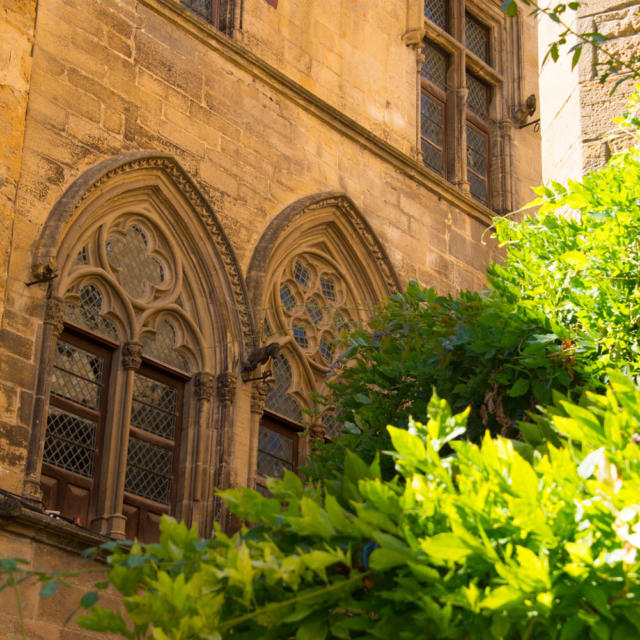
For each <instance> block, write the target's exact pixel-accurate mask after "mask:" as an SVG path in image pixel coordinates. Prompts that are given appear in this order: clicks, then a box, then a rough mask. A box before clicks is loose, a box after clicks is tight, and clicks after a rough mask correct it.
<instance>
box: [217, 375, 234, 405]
mask: <svg viewBox="0 0 640 640" xmlns="http://www.w3.org/2000/svg"><path fill="white" fill-rule="evenodd" d="M237 383H238V378H237V376H236V375H235V374H233V373H231V372H230V371H225V372H224V373H221V374H219V375H218V378H217V392H218V399H219V400H220V402H222V403H223V404H231V402H232V401H233V399H234V397H235V395H236V386H237Z"/></svg>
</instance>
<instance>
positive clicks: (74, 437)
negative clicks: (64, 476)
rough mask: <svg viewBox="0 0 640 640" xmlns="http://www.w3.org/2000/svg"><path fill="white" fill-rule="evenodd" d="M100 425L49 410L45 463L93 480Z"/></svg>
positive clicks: (52, 409) (59, 410)
mask: <svg viewBox="0 0 640 640" xmlns="http://www.w3.org/2000/svg"><path fill="white" fill-rule="evenodd" d="M97 431H98V425H97V424H96V423H95V422H92V421H91V420H86V419H84V418H79V417H78V416H76V415H73V414H72V413H68V412H67V411H63V410H62V409H58V408H57V407H50V409H49V416H48V417H47V435H46V437H45V441H44V454H43V458H42V459H43V460H44V462H48V463H49V464H51V465H54V466H56V467H59V468H61V469H68V470H69V471H73V472H74V473H78V474H79V475H81V476H85V477H87V478H91V477H92V476H93V471H94V464H95V449H96V433H97Z"/></svg>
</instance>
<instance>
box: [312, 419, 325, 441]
mask: <svg viewBox="0 0 640 640" xmlns="http://www.w3.org/2000/svg"><path fill="white" fill-rule="evenodd" d="M326 432H327V429H326V427H325V426H324V424H322V422H320V421H318V422H314V423H313V424H312V425H311V426H310V427H309V434H310V435H311V440H313V441H315V442H322V441H323V440H324V436H325V434H326Z"/></svg>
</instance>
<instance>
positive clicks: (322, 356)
mask: <svg viewBox="0 0 640 640" xmlns="http://www.w3.org/2000/svg"><path fill="white" fill-rule="evenodd" d="M247 283H248V289H249V296H250V299H251V301H252V303H253V305H254V313H255V321H256V325H257V326H260V327H261V329H260V334H261V335H260V340H261V342H262V343H263V344H266V343H269V342H273V341H275V342H278V343H279V344H280V346H281V351H280V356H279V357H280V359H282V358H284V359H285V360H286V362H287V363H288V366H289V368H290V369H291V373H290V374H289V373H288V372H286V375H283V374H282V368H283V365H282V363H281V362H279V361H278V359H277V358H276V359H274V361H273V363H272V371H273V378H274V379H273V382H272V386H271V390H270V391H269V393H268V395H267V401H266V405H265V406H266V408H267V409H269V410H271V411H275V412H276V413H279V414H281V415H285V416H286V417H288V418H290V419H293V417H292V415H287V414H286V413H285V411H284V410H283V409H288V408H289V405H290V402H289V400H288V399H287V398H292V399H294V400H295V402H296V403H298V405H299V406H306V407H308V406H309V403H310V397H311V394H312V393H313V392H323V391H324V390H325V379H326V376H327V375H328V374H329V373H330V371H331V370H332V368H333V367H334V366H335V361H336V359H337V357H338V356H339V353H338V346H337V343H338V342H339V336H340V334H341V332H342V331H343V330H345V329H347V328H350V327H354V326H356V325H359V324H361V323H364V322H366V320H367V318H368V316H369V313H370V310H371V306H372V305H373V304H376V303H377V302H379V301H380V300H382V299H383V298H385V297H386V296H388V295H390V294H391V293H393V292H395V291H397V289H398V284H397V279H396V277H395V274H394V272H393V268H392V266H391V263H390V262H389V259H388V257H387V256H386V253H385V251H384V249H383V247H382V245H381V244H380V242H379V241H378V240H377V238H376V236H375V234H374V233H373V231H372V229H371V228H370V226H369V224H368V223H367V222H366V220H365V219H364V218H363V217H362V215H361V214H360V213H359V212H358V211H357V209H356V207H355V206H354V205H353V203H352V202H351V201H350V200H349V199H348V198H347V197H346V196H344V195H342V194H336V193H329V194H320V195H318V196H313V197H309V198H305V199H303V200H301V201H299V202H297V203H295V204H293V205H291V206H290V207H288V208H287V209H285V210H284V211H282V212H281V213H280V214H279V215H278V216H276V218H275V219H274V220H273V221H272V222H271V224H270V225H269V227H268V228H267V229H266V230H265V232H264V234H263V236H262V238H261V239H260V241H259V243H258V245H257V247H256V250H255V252H254V254H253V257H252V260H251V264H250V267H249V272H248V275H247ZM283 380H284V381H286V382H287V383H288V384H287V385H286V386H285V385H284V384H283Z"/></svg>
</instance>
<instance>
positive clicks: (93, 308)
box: [65, 284, 118, 340]
mask: <svg viewBox="0 0 640 640" xmlns="http://www.w3.org/2000/svg"><path fill="white" fill-rule="evenodd" d="M79 295H80V304H74V303H71V302H67V304H66V305H65V318H66V319H67V320H68V321H69V322H73V323H74V324H77V325H80V326H81V327H85V328H86V329H89V330H90V331H94V332H95V333H99V334H100V335H101V336H104V337H105V338H110V339H111V340H118V330H117V329H116V326H115V325H114V324H113V322H111V321H110V320H107V319H106V318H105V317H103V316H102V315H101V314H102V304H103V297H102V293H100V290H99V289H98V287H96V286H95V285H93V284H87V285H85V286H84V287H82V289H80V294H79Z"/></svg>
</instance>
